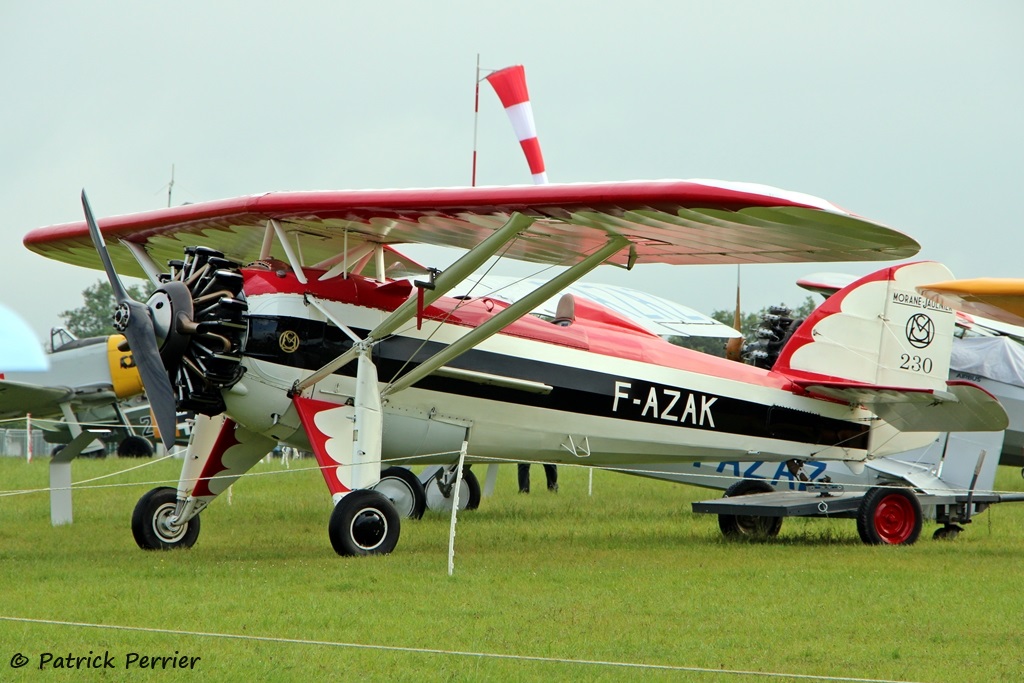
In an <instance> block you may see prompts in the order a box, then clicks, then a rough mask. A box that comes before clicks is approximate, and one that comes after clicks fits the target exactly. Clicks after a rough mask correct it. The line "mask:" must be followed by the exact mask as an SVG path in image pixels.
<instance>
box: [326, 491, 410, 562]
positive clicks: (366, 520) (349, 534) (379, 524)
mask: <svg viewBox="0 0 1024 683" xmlns="http://www.w3.org/2000/svg"><path fill="white" fill-rule="evenodd" d="M327 533H328V535H329V536H330V538H331V546H332V547H333V548H334V552H336V553H338V554H339V555H386V554H388V553H390V552H391V551H392V550H394V549H395V546H396V545H398V536H399V534H400V533H401V521H400V519H399V517H398V511H397V510H395V506H394V505H393V504H392V503H391V501H390V500H388V499H387V497H386V496H385V495H384V494H383V493H380V492H378V491H374V490H372V489H359V490H358V491H352V492H351V493H347V494H345V496H344V497H342V499H341V500H339V501H338V504H337V505H335V506H334V510H333V511H332V512H331V521H330V523H329V524H328V525H327Z"/></svg>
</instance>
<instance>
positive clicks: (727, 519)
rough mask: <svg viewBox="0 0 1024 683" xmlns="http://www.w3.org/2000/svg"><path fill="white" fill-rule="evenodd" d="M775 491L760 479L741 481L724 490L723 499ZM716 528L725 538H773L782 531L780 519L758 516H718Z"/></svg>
mask: <svg viewBox="0 0 1024 683" xmlns="http://www.w3.org/2000/svg"><path fill="white" fill-rule="evenodd" d="M774 490H775V489H774V488H772V485H771V484H769V483H768V482H766V481H763V480H760V479H741V480H740V481H738V482H736V483H734V484H733V485H732V486H730V487H729V488H727V489H726V490H725V495H724V497H725V498H733V497H735V496H748V495H750V494H752V493H771V492H773V491H774ZM718 528H719V529H721V531H722V535H723V536H725V537H727V538H751V539H762V540H763V539H768V538H775V537H776V536H778V535H779V531H780V530H781V529H782V517H762V516H759V515H718Z"/></svg>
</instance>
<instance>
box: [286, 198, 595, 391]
mask: <svg viewBox="0 0 1024 683" xmlns="http://www.w3.org/2000/svg"><path fill="white" fill-rule="evenodd" d="M533 221H534V219H533V218H531V217H529V216H524V215H523V214H521V213H513V214H512V215H511V216H510V217H509V219H508V222H506V223H505V225H503V226H502V227H500V228H499V229H498V230H495V231H494V233H493V234H491V235H490V236H489V237H488V238H487V239H485V240H484V241H483V242H481V243H480V244H479V245H478V246H476V247H474V248H473V249H472V250H470V251H469V252H467V253H466V254H464V255H463V256H462V258H460V259H459V260H458V261H456V262H455V263H453V264H452V265H451V266H449V267H448V268H447V269H446V270H445V271H443V272H442V273H441V274H440V275H438V276H437V279H436V280H435V281H434V289H432V290H427V291H426V292H424V302H423V306H424V307H427V306H429V305H430V304H432V303H433V302H434V301H436V300H437V299H438V298H440V297H442V296H444V295H445V294H446V293H448V291H450V290H451V289H452V288H454V287H456V286H457V285H458V284H459V283H461V282H462V281H463V280H465V279H466V278H467V277H468V276H469V275H470V274H471V273H473V272H474V271H475V270H477V269H478V268H479V267H480V266H482V265H483V264H484V262H485V261H486V260H487V259H489V258H490V257H491V256H493V255H494V254H496V253H498V250H499V249H501V248H502V247H503V246H505V244H507V243H508V242H511V241H512V240H513V239H514V238H515V237H516V236H517V235H519V233H521V232H522V231H524V230H526V229H527V228H529V227H530V226H531V225H532V224H533ZM606 258H607V257H606ZM416 305H417V301H416V297H415V296H413V297H410V298H409V299H407V300H406V301H405V302H404V303H403V304H402V305H401V306H399V307H398V308H396V309H395V310H394V312H392V313H391V315H389V316H388V317H387V318H385V319H384V320H383V321H382V322H381V324H380V325H377V327H375V328H374V329H373V330H372V331H371V332H370V333H369V334H368V335H366V339H364V340H363V341H362V342H361V343H359V344H356V345H353V346H352V348H350V349H349V350H348V351H346V352H345V353H343V354H341V355H340V356H338V357H337V358H335V359H334V360H333V361H331V362H330V363H328V364H327V365H325V366H323V367H322V368H320V369H319V370H317V371H316V372H314V373H313V374H312V375H310V376H309V377H307V378H305V379H304V380H301V381H299V382H296V383H295V385H294V386H293V387H292V391H293V393H296V394H298V393H301V392H303V391H305V390H306V389H308V388H309V387H311V386H313V385H314V384H316V383H317V382H319V381H320V380H322V379H324V378H325V377H329V376H330V375H331V374H332V373H333V372H334V371H335V370H337V369H338V368H341V367H344V366H346V365H348V364H349V363H350V362H352V361H353V360H355V358H356V356H358V355H359V353H360V350H361V348H362V347H364V346H365V347H370V346H372V345H373V344H374V343H376V342H377V341H379V340H381V339H383V338H384V337H386V336H388V335H389V334H393V333H394V332H395V331H397V330H398V328H400V327H401V326H402V325H404V324H406V323H407V322H409V321H410V320H412V319H413V318H414V317H415V316H416ZM499 329H500V328H499Z"/></svg>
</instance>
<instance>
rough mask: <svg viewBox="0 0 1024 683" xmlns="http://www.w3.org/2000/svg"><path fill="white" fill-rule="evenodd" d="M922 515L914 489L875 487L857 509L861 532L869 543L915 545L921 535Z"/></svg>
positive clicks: (858, 524) (859, 531)
mask: <svg viewBox="0 0 1024 683" xmlns="http://www.w3.org/2000/svg"><path fill="white" fill-rule="evenodd" d="M921 517H922V515H921V502H920V501H919V500H918V499H917V496H915V495H914V492H913V491H911V490H909V489H905V488H899V487H896V488H892V487H883V486H875V487H873V488H870V489H868V492H867V494H866V495H865V496H864V500H862V501H861V503H860V508H859V509H858V510H857V533H859V534H860V540H862V541H864V542H865V543H867V544H868V545H911V544H912V543H914V541H916V540H917V537H918V536H919V535H920V534H921Z"/></svg>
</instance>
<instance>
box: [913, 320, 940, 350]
mask: <svg viewBox="0 0 1024 683" xmlns="http://www.w3.org/2000/svg"><path fill="white" fill-rule="evenodd" d="M932 339H935V323H934V322H932V319H931V318H929V317H928V316H926V315H925V314H924V313H915V314H914V315H912V316H910V320H908V321H907V341H909V342H910V345H911V346H913V347H914V348H916V349H923V348H924V347H926V346H928V345H929V344H931V343H932Z"/></svg>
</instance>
